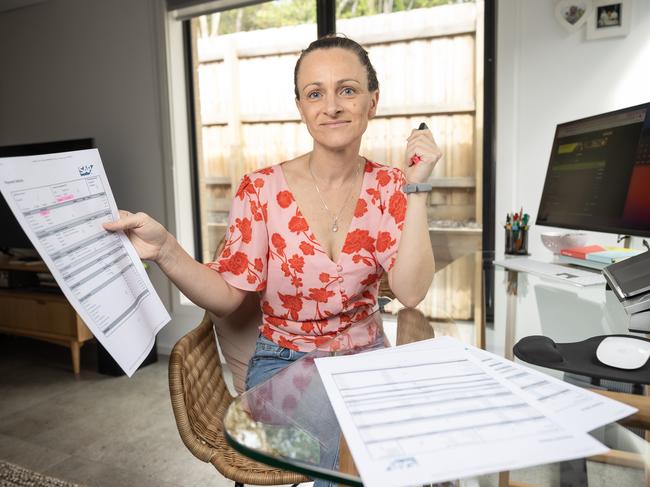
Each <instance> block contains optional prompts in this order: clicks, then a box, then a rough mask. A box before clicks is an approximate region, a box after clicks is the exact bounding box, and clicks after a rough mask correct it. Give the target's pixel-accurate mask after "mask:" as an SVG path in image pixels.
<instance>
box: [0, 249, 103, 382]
mask: <svg viewBox="0 0 650 487" xmlns="http://www.w3.org/2000/svg"><path fill="white" fill-rule="evenodd" d="M0 270H8V271H24V272H49V270H48V268H47V266H46V265H45V264H43V263H39V264H35V265H31V264H30V265H27V264H16V263H14V264H10V263H9V260H8V259H0ZM0 333H7V334H10V335H22V336H26V337H30V338H36V339H38V340H44V341H47V342H52V343H56V344H59V345H63V346H65V347H69V348H70V353H71V355H72V369H73V370H74V373H75V376H78V375H79V372H80V358H79V351H80V349H81V346H82V345H83V344H84V343H85V342H87V341H88V340H90V339H91V338H93V334H92V333H91V331H90V330H89V329H88V327H87V326H86V324H85V323H84V322H83V320H82V319H81V318H80V317H79V315H77V313H76V312H75V310H74V308H73V307H72V306H71V305H70V303H69V302H68V300H67V299H66V298H65V296H64V295H63V294H56V293H48V292H39V291H32V290H29V289H20V288H17V289H6V288H0Z"/></svg>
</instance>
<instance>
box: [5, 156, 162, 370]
mask: <svg viewBox="0 0 650 487" xmlns="http://www.w3.org/2000/svg"><path fill="white" fill-rule="evenodd" d="M0 190H1V191H2V195H3V196H4V198H5V199H6V200H7V203H8V204H9V207H10V208H11V210H12V211H13V213H14V215H15V216H16V218H17V219H18V221H19V222H20V225H21V226H22V228H23V230H24V231H25V233H26V234H27V236H28V237H29V239H30V240H31V241H32V244H33V245H34V247H35V248H36V250H37V251H38V253H39V254H40V255H41V258H42V259H43V260H44V261H45V263H46V264H47V266H48V268H49V269H50V272H51V273H52V275H53V276H54V278H55V279H56V281H57V283H58V285H59V287H60V288H61V290H62V291H63V293H64V294H65V296H66V298H67V299H68V301H69V302H70V304H71V305H72V306H73V307H74V309H75V310H76V312H77V313H78V314H79V316H81V318H82V319H83V320H84V322H85V323H86V325H87V326H88V328H90V330H91V331H92V332H93V334H94V335H95V338H97V339H98V340H99V342H100V343H101V344H102V345H103V346H104V348H106V350H107V351H108V352H109V353H110V354H111V356H112V357H113V358H114V359H115V361H116V362H117V363H118V364H119V365H120V367H122V369H124V371H125V372H126V373H127V374H128V375H129V376H131V375H133V373H134V372H135V371H136V370H137V368H138V367H139V365H140V364H141V363H142V361H143V360H144V359H145V358H146V356H147V355H148V354H149V352H150V351H151V348H152V347H153V345H154V339H155V337H156V333H157V332H158V331H159V330H160V329H161V328H162V327H163V326H164V325H165V324H166V323H167V322H168V321H169V319H170V318H169V314H168V313H167V310H165V307H164V306H163V304H162V302H161V301H160V298H159V297H158V295H157V294H156V291H155V289H154V288H153V286H152V284H151V281H150V280H149V277H148V276H147V274H146V272H145V270H144V268H143V266H142V262H141V261H140V259H139V257H138V255H137V253H136V251H135V249H134V248H133V246H132V245H131V242H130V241H129V239H128V238H127V237H126V236H125V235H124V234H123V233H121V232H120V233H110V232H107V231H106V230H104V228H103V227H102V223H104V222H107V221H111V220H115V219H117V218H118V213H117V206H116V205H115V200H114V198H113V193H112V192H111V188H110V186H109V184H108V179H107V177H106V173H105V172H104V167H103V165H102V161H101V158H100V156H99V152H98V151H97V149H90V150H81V151H73V152H62V153H57V154H47V155H39V156H27V157H8V158H0Z"/></svg>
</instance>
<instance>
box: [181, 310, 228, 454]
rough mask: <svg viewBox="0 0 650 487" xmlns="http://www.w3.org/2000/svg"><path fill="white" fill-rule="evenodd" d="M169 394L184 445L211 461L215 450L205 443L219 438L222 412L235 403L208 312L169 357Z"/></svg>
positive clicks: (193, 452)
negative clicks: (225, 375) (225, 377)
mask: <svg viewBox="0 0 650 487" xmlns="http://www.w3.org/2000/svg"><path fill="white" fill-rule="evenodd" d="M169 391H170V394H171V402H172V409H173V411H174V417H175V418H176V425H177V426H178V432H179V433H180V435H181V439H182V440H183V443H185V446H187V448H188V449H189V450H190V451H191V452H192V454H193V455H194V456H196V457H197V458H199V459H201V460H203V461H204V462H209V461H211V460H212V458H213V456H214V455H215V452H216V450H215V449H214V448H213V447H212V446H210V444H208V443H207V442H206V441H205V440H208V441H209V440H211V439H215V438H218V437H219V436H220V435H219V431H217V430H215V428H216V429H218V428H221V420H222V418H223V413H224V412H225V410H226V408H227V407H228V405H229V404H230V403H231V402H232V397H231V395H230V393H229V392H228V389H227V387H226V383H225V381H224V379H223V374H222V370H221V362H220V360H219V354H218V353H217V346H216V341H215V337H214V331H213V328H212V321H211V320H210V317H209V316H208V314H207V313H206V314H205V315H204V317H203V320H202V321H201V323H200V324H199V326H197V327H196V328H195V329H194V330H192V331H191V332H189V333H188V334H187V335H185V336H184V337H182V338H181V339H180V340H179V341H178V342H177V343H176V345H174V348H173V349H172V352H171V354H170V356H169Z"/></svg>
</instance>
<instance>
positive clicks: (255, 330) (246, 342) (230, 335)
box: [210, 293, 262, 394]
mask: <svg viewBox="0 0 650 487" xmlns="http://www.w3.org/2000/svg"><path fill="white" fill-rule="evenodd" d="M210 318H211V319H212V323H213V324H214V329H215V331H216V333H217V337H218V340H219V346H220V347H221V352H222V353H223V358H224V359H225V361H226V364H228V368H229V369H230V371H231V372H232V376H233V384H234V386H235V390H236V391H237V393H239V394H241V393H242V392H244V391H245V390H246V374H247V372H248V362H249V361H250V358H251V356H252V355H253V352H254V351H255V341H256V339H257V336H258V334H259V326H260V324H261V323H262V311H261V309H260V300H259V297H258V295H257V294H255V293H248V295H247V296H246V298H245V299H244V301H243V302H242V304H241V305H240V306H239V308H237V309H236V310H235V311H234V312H233V313H231V314H229V315H228V316H224V317H222V318H219V317H217V316H215V315H213V314H212V313H210Z"/></svg>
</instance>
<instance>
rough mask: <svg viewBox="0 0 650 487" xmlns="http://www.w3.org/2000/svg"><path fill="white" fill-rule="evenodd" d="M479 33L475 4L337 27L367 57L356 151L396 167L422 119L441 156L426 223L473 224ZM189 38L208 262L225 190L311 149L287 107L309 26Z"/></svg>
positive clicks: (477, 215) (477, 216)
mask: <svg viewBox="0 0 650 487" xmlns="http://www.w3.org/2000/svg"><path fill="white" fill-rule="evenodd" d="M482 23H483V18H482V3H481V2H477V3H476V4H474V3H467V4H457V5H447V6H442V7H434V8H429V9H417V10H412V11H406V12H398V13H392V14H381V15H375V16H370V17H359V18H354V19H348V20H341V21H338V23H337V26H338V29H339V32H342V33H344V34H346V35H348V36H349V37H351V38H353V39H355V40H356V41H358V42H360V43H361V44H363V45H364V46H365V47H366V49H368V51H369V55H370V59H371V61H372V62H373V65H374V66H375V69H376V71H377V76H378V79H379V85H380V97H379V109H378V113H377V117H376V118H374V119H373V120H371V121H370V123H369V126H368V130H367V132H366V134H365V136H364V140H363V143H362V147H361V153H362V154H363V155H365V156H366V157H368V158H369V159H371V160H375V161H377V162H382V163H385V164H390V165H397V164H399V162H400V161H401V159H403V157H404V148H405V146H406V138H407V137H408V135H409V134H410V132H411V130H412V129H413V128H415V127H417V126H418V125H419V124H420V122H422V121H425V122H426V123H427V125H428V126H429V127H430V128H431V129H432V131H433V133H434V135H435V137H436V140H437V142H438V144H439V145H440V147H441V149H442V151H443V154H444V156H443V159H442V160H441V162H440V163H439V164H438V165H437V166H436V168H435V171H434V174H433V176H432V180H431V182H432V184H434V186H435V188H436V189H435V190H434V191H433V192H432V195H431V198H430V205H431V206H430V211H429V217H430V219H432V220H457V221H463V222H464V221H475V222H478V223H480V221H481V204H480V194H481V192H480V186H481V171H482V167H481V157H480V154H481V141H480V134H481V131H482V126H481V124H482V116H480V110H481V108H482V101H481V100H482V99H481V93H482V91H481V90H482V82H483V80H482V44H481V43H482V39H481V36H480V35H477V29H478V30H479V32H480V31H481V29H482ZM194 32H195V37H194V40H195V46H194V47H195V49H194V54H193V55H194V65H195V67H196V70H197V75H198V76H195V79H196V80H197V81H196V83H195V88H197V89H196V90H195V92H196V93H198V96H197V97H196V98H197V110H196V111H197V127H200V128H201V130H200V131H199V134H198V135H199V141H198V142H199V147H200V148H201V149H202V150H200V151H199V152H200V154H199V155H200V165H199V166H200V167H199V179H200V182H201V184H200V186H201V187H200V192H201V198H200V199H201V205H202V222H203V224H202V226H203V228H202V230H203V232H202V234H203V238H204V240H203V248H204V259H205V260H207V259H210V258H211V257H212V254H213V252H214V248H215V247H216V244H217V242H218V240H219V238H220V237H221V235H223V232H224V230H225V228H224V216H225V214H226V213H227V211H228V209H229V204H230V198H231V195H232V188H236V186H237V184H238V182H239V180H240V179H241V177H242V176H243V175H244V174H245V173H247V172H250V171H253V170H255V169H257V168H260V167H264V166H268V165H272V164H276V163H278V162H281V161H283V160H287V159H290V158H293V157H295V156H297V155H299V154H302V153H304V152H307V151H309V150H310V149H311V138H310V136H309V134H308V132H307V130H306V128H305V126H304V124H302V123H301V122H300V118H299V114H298V111H297V109H296V107H295V102H294V91H293V69H294V65H295V62H296V59H297V57H298V54H299V52H300V50H301V49H303V48H304V47H306V46H307V45H308V44H309V42H311V41H312V40H313V39H314V38H315V32H316V27H315V25H301V26H295V27H283V28H278V29H267V30H261V31H253V32H242V33H236V34H229V35H224V36H218V37H208V38H201V39H197V38H196V28H195V29H194ZM477 87H478V89H477ZM477 113H478V116H477ZM479 232H480V230H479ZM476 234H477V235H478V234H480V233H476ZM465 314H467V313H465ZM455 315H456V316H460V315H463V313H460V315H459V314H458V313H455ZM470 315H471V313H470Z"/></svg>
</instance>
